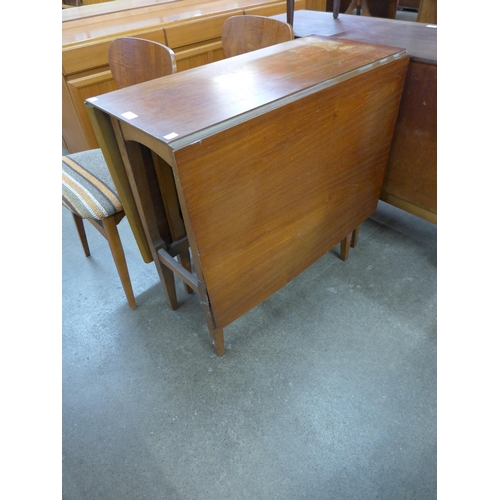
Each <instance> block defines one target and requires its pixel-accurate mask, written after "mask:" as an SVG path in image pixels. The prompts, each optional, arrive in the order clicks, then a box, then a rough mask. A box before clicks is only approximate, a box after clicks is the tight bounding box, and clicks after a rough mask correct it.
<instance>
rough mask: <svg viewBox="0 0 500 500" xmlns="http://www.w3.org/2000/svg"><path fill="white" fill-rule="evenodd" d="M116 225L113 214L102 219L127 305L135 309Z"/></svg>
mask: <svg viewBox="0 0 500 500" xmlns="http://www.w3.org/2000/svg"><path fill="white" fill-rule="evenodd" d="M116 226H117V222H116V219H115V217H114V216H113V217H107V218H106V219H103V220H102V227H103V230H104V233H105V237H106V239H107V240H108V244H109V248H110V249H111V254H112V255H113V260H114V261H115V265H116V269H117V271H118V275H119V276H120V281H121V282H122V286H123V290H124V291H125V295H126V297H127V301H128V305H129V306H130V308H131V309H135V308H136V307H137V306H136V303H135V297H134V292H133V290H132V284H131V283H130V276H129V274H128V268H127V261H126V260H125V253H124V252H123V247H122V242H121V240H120V235H119V234H118V228H117V227H116Z"/></svg>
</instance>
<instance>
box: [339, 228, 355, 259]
mask: <svg viewBox="0 0 500 500" xmlns="http://www.w3.org/2000/svg"><path fill="white" fill-rule="evenodd" d="M351 241H352V233H349V234H348V235H347V236H346V237H345V238H344V239H343V240H342V241H341V242H340V259H341V260H343V261H346V260H347V257H349V248H350V247H351Z"/></svg>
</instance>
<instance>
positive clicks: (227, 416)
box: [62, 202, 437, 500]
mask: <svg viewBox="0 0 500 500" xmlns="http://www.w3.org/2000/svg"><path fill="white" fill-rule="evenodd" d="M62 224H63V249H62V255H63V318H62V320H63V399H62V403H63V415H62V418H63V464H62V471H63V476H62V477H63V498H64V499H67V500H80V499H85V500H88V499H105V500H111V499H120V500H124V499H133V500H139V499H145V500H155V499H162V500H164V499H168V500H197V499H200V500H223V499H228V500H244V499H251V500H255V499H259V500H267V499H283V500H327V499H328V500H330V499H339V500H349V499H359V500H367V499H376V498H378V499H383V500H390V499H395V500H396V499H397V500H400V499H419V500H423V499H434V498H436V482H437V481H436V476H437V474H436V226H434V225H433V224H430V223H428V222H425V221H423V220H421V219H418V218H416V217H414V216H411V215H409V214H407V213H405V212H403V211H401V210H398V209H395V208H394V207H392V206H390V205H387V204H385V203H382V202H380V203H379V207H378V209H377V211H376V212H375V214H374V215H373V216H372V217H371V218H369V219H368V220H367V221H366V222H365V223H364V224H363V226H362V228H361V234H360V238H359V244H358V246H357V247H356V248H354V249H351V252H350V255H349V259H348V261H347V262H342V261H341V260H340V259H339V258H338V251H339V247H337V248H335V249H334V250H332V251H331V252H329V253H328V254H326V255H325V256H324V257H323V258H321V259H320V260H319V261H318V262H317V263H316V264H314V265H313V266H312V267H310V268H309V269H308V270H306V271H305V272H304V273H303V274H301V275H300V276H299V277H297V278H296V279H295V280H294V281H293V282H291V283H289V284H288V285H287V286H286V287H285V288H284V289H282V290H281V291H279V292H278V293H276V294H275V295H273V296H272V297H270V298H269V299H268V300H266V301H265V302H264V303H262V304H261V305H259V306H257V307H256V308H254V309H253V310H252V311H250V312H249V313H247V314H246V315H244V316H243V317H241V318H240V319H238V320H237V321H236V322H234V323H233V324H231V325H230V326H228V327H227V328H226V329H225V337H226V347H227V353H226V355H225V356H224V357H221V358H218V357H216V356H215V355H214V353H213V350H212V346H211V344H210V342H209V335H208V331H207V328H206V325H205V322H204V317H203V314H202V309H201V305H200V303H199V298H198V296H196V295H192V296H188V295H187V294H185V293H184V291H183V288H182V286H181V284H179V286H178V295H179V299H180V300H179V302H180V306H179V309H178V310H177V311H175V312H174V311H171V310H169V308H168V306H167V304H166V300H165V298H164V296H163V293H162V290H161V288H160V285H159V284H158V278H157V274H156V270H155V268H154V265H153V264H148V265H146V264H144V263H143V262H142V260H141V257H140V254H139V251H138V249H137V247H136V245H135V241H134V240H133V237H132V233H131V231H130V227H129V226H128V223H127V221H126V220H125V221H123V222H122V223H121V224H120V226H119V227H120V232H121V235H122V239H123V241H124V246H125V251H126V255H127V258H128V263H129V268H130V274H131V279H132V284H133V287H134V291H135V294H136V298H137V303H138V307H137V309H136V310H135V311H132V310H130V309H129V307H128V305H127V302H126V300H125V296H124V294H123V292H122V289H121V285H120V282H119V280H118V277H117V274H116V270H115V268H114V265H113V262H112V259H111V255H110V253H109V250H108V248H107V244H106V242H105V240H104V238H102V237H101V236H100V235H99V234H98V233H97V231H95V230H94V229H93V228H92V227H90V226H87V227H88V231H87V232H88V238H89V244H90V248H91V252H92V256H91V257H90V258H85V256H84V254H83V250H82V248H81V246H80V242H79V240H78V237H77V234H76V230H75V228H74V225H73V221H72V218H71V216H70V214H69V213H68V212H67V211H66V210H65V209H63V213H62Z"/></svg>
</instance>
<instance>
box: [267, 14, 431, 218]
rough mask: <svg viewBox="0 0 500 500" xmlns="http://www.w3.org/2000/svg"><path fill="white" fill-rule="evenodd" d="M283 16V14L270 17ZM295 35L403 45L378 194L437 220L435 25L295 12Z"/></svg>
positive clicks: (400, 206) (393, 202)
mask: <svg viewBox="0 0 500 500" xmlns="http://www.w3.org/2000/svg"><path fill="white" fill-rule="evenodd" d="M273 17H274V18H276V19H279V20H284V19H285V17H284V15H283V14H281V15H277V16H273ZM293 29H294V33H295V36H298V37H302V36H308V35H312V34H318V35H324V36H329V37H332V38H335V39H343V40H359V41H364V42H370V43H380V44H384V45H391V46H394V47H402V48H405V49H406V50H407V51H408V53H409V54H410V65H409V67H408V76H407V79H406V83H405V89H404V92H403V97H402V99H401V108H400V110H399V116H398V121H397V124H396V130H395V132H394V139H393V143H392V147H391V153H390V156H389V162H388V165H387V171H386V175H385V179H384V185H383V187H382V192H381V195H380V198H381V199H382V200H384V201H386V202H388V203H390V204H392V205H394V206H396V207H398V208H401V209H403V210H406V211H407V212H410V213H412V214H414V215H417V216H418V217H421V218H423V219H426V220H428V221H430V222H433V223H437V29H436V27H429V26H428V25H426V24H423V23H415V22H410V21H395V20H392V19H378V18H374V17H364V16H353V15H348V14H339V17H338V19H333V16H332V14H331V13H328V12H316V11H309V10H300V11H297V12H295V20H294V25H293Z"/></svg>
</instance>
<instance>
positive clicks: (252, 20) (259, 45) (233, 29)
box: [222, 15, 293, 57]
mask: <svg viewBox="0 0 500 500" xmlns="http://www.w3.org/2000/svg"><path fill="white" fill-rule="evenodd" d="M290 40H293V29H292V27H291V26H290V25H289V24H287V23H284V22H282V21H278V20H277V19H271V18H270V17H264V16H249V15H242V16H233V17H230V18H229V19H228V20H227V21H226V22H225V23H224V25H223V26H222V48H223V50H224V55H225V56H226V57H233V56H237V55H239V54H245V53H246V52H252V51H253V50H257V49H263V48H264V47H269V46H270V45H275V44H277V43H282V42H288V41H290Z"/></svg>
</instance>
